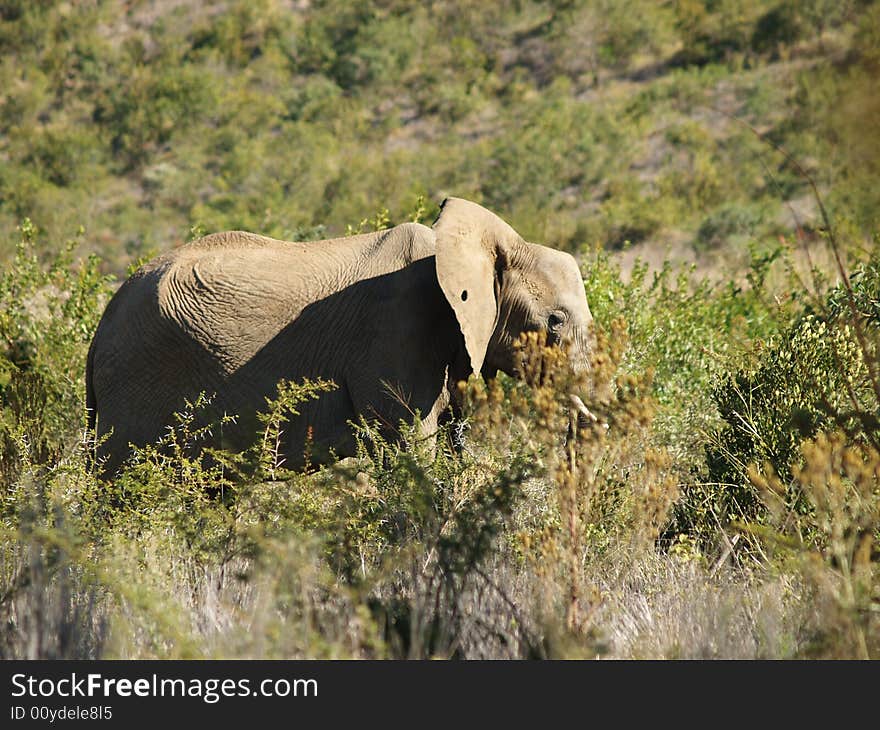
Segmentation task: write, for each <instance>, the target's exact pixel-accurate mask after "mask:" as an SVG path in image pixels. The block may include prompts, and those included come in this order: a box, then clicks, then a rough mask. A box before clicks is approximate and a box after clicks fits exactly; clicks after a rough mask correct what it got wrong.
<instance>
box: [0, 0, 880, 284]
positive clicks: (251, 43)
mask: <svg viewBox="0 0 880 730" xmlns="http://www.w3.org/2000/svg"><path fill="white" fill-rule="evenodd" d="M877 13H878V11H877V8H876V6H875V4H874V3H871V2H866V1H864V0H862V1H860V0H841V1H840V2H828V1H827V0H799V1H797V2H774V1H773V0H712V1H710V2H694V1H693V0H668V1H666V2H653V1H647V0H646V1H644V2H643V1H641V0H634V2H625V3H624V2H617V1H616V0H590V1H589V2H588V1H587V0H583V1H578V0H567V1H562V0H560V1H558V2H529V1H528V0H499V2H491V3H486V2H479V1H477V0H473V1H471V0H459V1H455V2H453V1H451V0H450V1H449V2H446V1H444V0H436V1H434V2H430V3H412V2H406V1H405V0H350V1H349V0H345V1H341V0H340V1H339V2H337V1H336V0H314V1H313V2H307V1H304V0H303V1H296V0H289V1H283V0H241V1H239V0H222V1H218V2H203V3H189V2H176V1H175V0H151V1H147V0H144V1H143V2H99V1H98V0H81V1H79V2H54V1H50V0H34V1H32V0H27V1H25V0H20V1H18V0H4V2H3V3H2V6H0V58H2V61H0V89H2V95H0V160H2V163H3V164H2V168H0V230H2V231H4V232H6V234H5V239H6V240H5V243H4V244H3V245H2V246H0V260H8V259H9V257H10V256H11V253H12V250H13V246H12V244H11V243H10V240H11V239H10V235H9V231H14V229H15V225H17V223H18V222H19V221H20V220H21V218H22V217H24V216H29V217H31V218H32V219H33V220H35V221H37V222H38V223H39V225H40V228H41V229H43V230H44V231H45V232H46V233H47V235H48V236H49V237H50V238H52V239H54V240H58V239H63V238H65V237H67V236H69V235H70V234H71V232H72V231H74V230H76V228H77V227H78V226H79V225H84V226H85V227H86V237H85V239H84V246H85V248H87V249H89V250H93V251H96V252H98V253H100V254H101V255H102V257H103V259H104V260H105V261H106V262H107V266H109V267H110V268H111V270H112V271H113V272H114V273H120V272H121V271H122V270H123V269H124V267H125V264H126V263H127V262H128V261H129V260H130V259H132V258H136V257H138V256H141V255H143V254H145V253H147V252H150V251H155V250H161V249H165V248H167V247H169V246H171V245H174V244H175V243H181V242H183V241H184V240H185V239H186V238H187V235H188V232H189V230H190V226H192V225H193V224H194V223H199V224H201V225H202V226H203V227H204V230H205V231H207V232H212V231H215V230H223V229H232V228H242V229H246V230H251V231H258V232H261V233H264V234H266V235H271V236H276V237H282V238H309V237H316V236H319V235H322V234H324V233H325V232H326V233H327V234H328V235H336V234H340V233H343V232H344V231H345V227H346V225H347V224H349V223H352V222H357V221H360V220H362V219H363V218H365V217H367V216H370V215H372V214H373V213H374V212H375V211H376V210H377V209H379V208H380V207H386V208H388V209H389V210H390V211H391V215H392V218H396V217H400V216H402V215H403V214H404V212H406V211H408V210H410V208H412V207H413V205H414V203H415V201H416V200H417V198H418V196H419V195H423V196H424V197H425V199H426V200H427V201H430V203H431V205H434V206H436V205H437V204H438V203H439V202H440V200H442V198H443V197H444V196H445V195H447V194H453V193H454V194H455V195H458V196H462V197H466V198H471V199H473V200H476V201H478V202H480V203H483V204H484V205H486V206H488V207H489V208H491V209H494V210H498V211H500V212H502V213H503V215H504V216H505V217H506V218H507V219H508V220H509V221H510V223H511V224H512V225H513V226H514V227H515V228H516V229H517V230H519V231H521V232H522V233H523V234H524V235H525V236H526V237H527V238H529V239H530V240H536V241H545V242H548V243H550V244H552V245H555V246H558V247H561V248H566V249H571V250H578V249H580V248H581V247H583V246H585V245H586V246H599V247H611V248H614V247H621V246H623V245H624V244H625V243H626V242H629V243H631V244H633V245H637V244H638V245H642V246H643V247H644V248H645V250H649V251H650V252H651V255H652V256H654V257H658V256H661V255H662V254H665V253H666V252H667V251H671V252H672V253H673V254H674V255H675V256H676V257H679V258H687V259H694V258H698V257H700V256H701V255H703V254H707V253H710V252H712V253H714V252H717V251H718V250H719V249H722V250H724V249H728V250H727V251H725V253H728V254H730V255H732V256H734V258H737V257H738V256H739V254H740V252H741V250H742V249H743V248H744V243H745V241H747V240H749V239H750V238H755V237H762V236H769V235H773V234H779V233H787V232H790V231H792V230H793V229H794V227H795V226H796V225H797V224H798V223H799V224H800V225H801V226H802V227H803V228H804V229H805V230H806V231H813V230H814V229H815V228H817V227H818V226H819V225H820V224H819V223H818V221H817V216H816V210H815V205H814V203H813V201H812V200H811V198H810V196H809V194H808V193H809V191H808V189H807V187H806V185H805V182H804V180H803V179H801V178H800V177H799V176H798V175H797V174H796V172H795V170H793V169H792V168H791V166H789V165H786V164H784V161H783V160H782V159H781V158H780V157H779V155H775V154H773V153H772V152H771V150H770V149H769V148H768V147H767V145H766V144H764V143H762V141H761V139H760V138H759V137H758V136H757V135H756V134H755V133H754V131H753V130H755V131H757V132H758V133H759V134H760V135H763V136H764V137H765V138H766V139H767V140H769V141H770V142H772V143H774V144H777V145H782V146H784V147H785V148H786V149H787V150H788V152H789V153H790V154H792V155H793V156H794V157H795V158H796V159H798V160H799V161H800V162H801V164H802V165H803V166H804V167H805V168H806V169H807V170H808V171H809V172H810V173H811V174H812V175H814V176H815V178H816V181H817V183H818V184H819V187H820V190H821V191H822V192H823V194H824V195H825V196H826V198H827V201H826V202H827V204H828V206H829V208H830V209H831V210H832V212H838V211H841V210H843V211H845V212H846V215H847V216H848V218H851V219H852V224H853V225H854V226H856V227H858V228H859V229H861V230H867V229H869V228H870V226H871V224H872V222H873V220H874V215H875V213H876V196H875V195H873V191H872V185H871V182H872V180H873V179H874V176H875V175H876V172H877V165H878V159H880V155H878V145H880V142H878V135H877V134H876V133H872V132H875V123H876V119H877V117H878V113H880V108H878V101H877V94H876V93H875V92H876V74H877V64H878V62H880V58H878V51H877V46H878V37H877V34H878V30H877V25H878V19H877ZM749 127H752V128H753V129H750V128H749Z"/></svg>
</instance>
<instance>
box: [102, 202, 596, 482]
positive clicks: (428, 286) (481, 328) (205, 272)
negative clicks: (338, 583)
mask: <svg viewBox="0 0 880 730" xmlns="http://www.w3.org/2000/svg"><path fill="white" fill-rule="evenodd" d="M591 325H592V316H591V314H590V309H589V307H588V305H587V300H586V297H585V295H584V287H583V282H582V280H581V276H580V273H579V271H578V267H577V264H576V262H575V260H574V259H573V258H572V257H571V256H570V255H569V254H566V253H563V252H561V251H556V250H554V249H550V248H547V247H545V246H541V245H538V244H533V243H527V242H525V241H524V240H523V239H522V238H521V237H520V236H519V235H518V234H517V233H516V232H515V231H514V230H513V229H512V228H511V227H510V226H509V225H507V224H506V223H505V222H504V221H502V220H501V219H500V218H498V217H497V216H496V215H494V214H493V213H490V212H489V211H488V210H486V209H485V208H482V207H481V206H479V205H477V204H475V203H471V202H469V201H466V200H462V199H459V198H449V199H447V200H446V201H445V202H444V204H443V206H442V209H441V212H440V215H439V216H438V218H437V220H436V221H435V223H434V225H433V226H432V227H431V228H428V227H426V226H423V225H420V224H416V223H405V224H402V225H399V226H396V227H395V228H392V229H390V230H385V231H380V232H377V233H369V234H365V235H360V236H351V237H347V238H338V239H333V240H327V241H315V242H310V243H291V242H287V241H278V240H274V239H271V238H265V237H262V236H258V235H254V234H251V233H244V232H240V231H233V232H228V233H217V234H213V235H210V236H206V237H204V238H202V239H200V240H198V241H194V242H193V243H190V244H187V245H185V246H182V247H180V248H178V249H176V250H174V251H172V252H170V253H167V254H165V255H163V256H159V257H158V258H156V259H154V260H153V261H152V262H150V263H149V264H146V265H145V266H143V267H141V268H140V269H139V270H138V271H137V272H136V273H135V274H133V275H132V276H131V278H129V279H128V280H127V281H126V282H125V283H124V284H123V285H122V287H121V288H120V289H119V291H118V292H117V293H116V295H115V296H114V297H113V299H112V300H111V301H110V303H109V304H108V306H107V309H106V311H105V312H104V315H103V317H102V319H101V322H100V324H99V325H98V329H97V332H96V333H95V337H94V340H93V341H92V346H91V349H90V351H89V358H88V367H87V372H86V381H87V383H86V386H87V400H88V406H89V408H90V415H91V417H92V419H93V421H95V422H96V427H97V431H98V434H99V435H103V434H107V433H108V432H111V431H112V433H111V435H110V436H109V438H108V439H107V440H106V442H105V443H104V445H103V447H102V453H101V454H100V456H101V457H104V458H106V463H105V467H104V468H105V471H106V472H110V473H112V472H113V471H115V470H116V469H117V468H118V467H119V465H120V464H121V463H122V461H124V459H125V458H126V457H127V456H128V455H129V452H130V446H129V444H135V445H143V444H147V443H151V442H155V441H156V440H157V439H158V438H160V437H161V436H162V435H163V433H165V431H166V426H167V425H168V424H169V423H170V422H172V414H173V413H174V412H175V411H180V410H182V408H183V407H184V403H185V400H187V399H188V400H189V401H191V402H193V401H195V399H196V398H197V396H198V394H199V393H200V392H202V391H204V392H205V393H207V394H208V395H214V401H213V403H212V408H214V409H215V411H214V415H215V416H216V415H217V414H219V413H224V412H225V413H229V414H238V415H239V416H240V418H239V419H238V422H237V423H236V424H227V425H225V426H224V427H223V429H222V434H217V433H215V436H216V437H217V441H216V442H215V443H219V444H222V445H223V446H224V447H229V448H236V449H240V448H244V447H246V446H247V445H249V444H250V443H252V442H253V439H254V436H255V434H256V426H257V422H256V420H255V418H254V414H255V412H256V411H257V410H259V409H264V408H265V398H267V397H272V396H274V394H275V387H276V384H277V382H278V380H279V379H281V378H286V379H288V380H292V381H299V380H301V379H302V378H304V377H308V378H317V377H322V378H325V379H330V380H333V381H334V382H335V383H336V385H337V386H338V387H337V389H336V390H334V391H332V392H329V393H326V394H322V395H321V396H320V397H319V398H318V399H317V400H315V401H310V402H308V403H306V404H304V405H303V407H302V409H301V410H302V414H301V416H299V417H298V418H296V419H293V420H292V421H291V422H290V423H289V424H287V428H286V431H285V443H284V444H283V448H284V456H285V457H286V464H287V465H289V466H296V465H301V464H302V461H303V456H302V455H303V451H304V444H305V442H306V438H307V432H308V431H309V430H310V431H311V437H312V439H313V446H312V457H311V458H312V461H313V462H321V461H326V460H327V458H328V456H329V454H330V452H331V450H332V451H333V452H335V454H336V455H337V456H339V457H344V456H350V455H353V454H354V447H355V443H354V439H353V435H352V431H351V427H350V426H349V423H348V422H349V421H355V422H356V421H357V420H358V418H359V416H361V415H364V416H366V417H367V418H369V419H374V420H375V421H377V422H378V423H379V424H380V426H381V427H382V428H383V430H384V432H385V434H386V435H387V436H388V437H390V438H394V435H395V430H396V427H397V426H398V425H399V422H400V420H401V419H404V420H406V421H407V422H411V421H412V417H413V414H414V413H415V412H416V411H418V413H419V414H420V417H421V423H422V427H423V429H424V431H425V432H426V433H432V432H433V431H435V430H436V428H437V427H438V425H439V424H440V423H442V422H443V420H444V419H446V418H447V417H449V416H450V414H452V412H453V411H454V406H455V403H454V393H455V385H456V383H457V382H458V381H459V380H465V379H467V377H468V375H469V374H470V373H471V372H478V373H479V372H482V373H483V375H487V376H490V375H494V374H495V373H496V372H497V371H499V370H501V371H503V372H506V373H508V374H511V375H515V374H516V370H517V365H516V360H515V354H514V347H513V343H514V340H515V339H516V337H517V336H518V335H519V334H520V333H522V332H523V331H525V330H544V331H546V332H547V333H548V336H549V338H550V339H551V341H554V342H559V343H565V344H566V346H569V347H570V348H572V349H571V352H570V354H571V356H572V358H573V360H574V362H575V363H580V364H581V365H582V366H584V367H586V366H587V363H588V358H589V353H590V347H591V336H592V335H591V329H592V327H591Z"/></svg>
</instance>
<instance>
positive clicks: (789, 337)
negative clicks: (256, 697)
mask: <svg viewBox="0 0 880 730" xmlns="http://www.w3.org/2000/svg"><path fill="white" fill-rule="evenodd" d="M878 78H880V3H877V2H872V1H871V0H840V1H839V2H830V1H829V0H797V1H792V2H780V1H779V0H707V1H706V2H697V1H696V0H665V1H662V2H654V1H653V0H652V1H648V0H628V1H626V2H624V1H622V0H558V1H557V2H529V1H528V0H499V1H498V2H481V1H479V0H459V1H457V2H453V1H452V0H436V1H434V2H426V3H415V2H405V1H404V0H351V1H345V2H344V1H342V0H312V1H309V0H248V1H246V2H245V1H242V0H217V1H216V2H201V3H192V2H185V1H183V0H131V1H129V2H100V1H99V0H81V1H79V2H57V1H54V0H27V1H25V0H0V265H2V267H3V273H2V277H0V545H2V551H0V618H2V621H3V629H2V632H0V656H31V657H38V656H64V657H94V656H134V657H146V656H163V657H166V656H187V657H189V656H272V657H286V656H291V657H293V656H297V657H298V656H361V657H363V656H367V657H374V656H378V657H402V656H455V657H485V656H492V657H542V656H543V657H546V656H550V657H560V656H564V657H582V656H603V655H611V656H618V657H683V656H686V657H699V658H703V657H743V658H745V657H772V658H777V657H803V656H825V657H878V656H880V620H878V616H880V611H878V606H880V587H878V586H880V583H878V572H880V549H878V548H877V545H878V542H877V540H878V537H880V535H878V530H880V507H878V505H880V492H878V478H880V452H878V448H880V420H878V419H880V359H878V343H880V336H878V326H880V308H878V301H880V293H878V292H880V247H878V231H880V226H878V221H880V215H878V207H880V197H878V195H877V194H876V190H877V183H878V172H880V170H878V166H880V134H878V126H877V125H878V123H877V120H878V119H880V101H878V100H880V94H878V93H877V92H878V91H880V89H878ZM446 195H456V196H461V197H465V198H470V199H473V200H475V201H478V202H480V203H482V204H484V205H485V206H487V207H489V208H490V209H492V210H494V211H495V212H497V213H498V214H499V215H500V216H501V217H502V218H504V219H505V220H507V221H509V222H510V223H511V224H512V225H513V226H514V228H516V229H517V230H518V231H520V232H521V233H522V234H523V235H524V236H526V237H527V238H528V239H530V240H534V241H537V242H541V243H546V244H548V245H551V246H555V247H558V248H562V249H566V250H569V251H571V252H573V253H574V254H576V255H577V256H578V258H579V260H580V262H581V264H582V270H583V274H584V284H585V287H586V291H587V296H588V299H589V302H590V306H591V308H592V310H593V312H594V314H595V317H596V322H597V325H598V327H599V334H600V340H601V342H602V343H603V344H602V347H600V348H599V350H598V352H597V356H596V362H595V363H594V372H595V373H596V377H597V378H598V379H599V380H600V381H603V382H604V384H605V385H607V386H608V387H607V388H604V389H603V388H599V389H597V392H604V393H605V394H606V396H603V398H605V399H604V400H602V398H599V396H596V399H594V402H592V403H590V404H589V405H590V406H591V408H592V409H593V410H594V411H595V412H596V413H598V414H600V415H601V422H602V423H601V424H600V426H599V427H596V428H592V427H590V428H588V429H586V430H585V431H583V432H582V433H580V434H579V437H578V438H579V440H578V441H577V442H576V446H575V447H574V448H573V450H571V451H570V453H569V454H568V456H567V457H565V455H564V454H563V453H562V451H561V448H560V444H561V442H560V439H561V434H563V435H564V432H565V430H566V428H567V426H566V423H565V422H564V421H565V419H564V418H563V416H562V415H560V414H564V412H565V403H564V398H563V396H564V393H565V389H564V388H562V386H561V383H562V382H563V381H564V378H563V377H562V376H560V378H561V380H560V381H559V382H558V383H556V384H555V385H554V383H553V382H551V383H549V384H547V383H543V384H542V383H538V382H526V383H520V384H517V383H513V382H512V381H509V380H507V379H502V380H501V382H496V383H494V384H491V385H489V386H483V385H480V384H474V383H471V386H470V388H471V390H470V395H469V399H470V400H469V403H470V406H469V408H470V410H469V414H470V417H471V420H472V424H473V425H472V431H471V436H470V437H469V438H470V440H469V441H467V443H468V444H470V446H469V447H468V448H466V449H465V450H464V451H463V452H462V453H457V454H456V453H453V452H447V451H445V450H441V451H440V453H438V454H430V453H426V452H424V453H423V451H422V450H420V449H419V448H418V447H417V445H416V444H415V443H411V444H409V449H403V450H401V449H397V448H395V447H394V446H392V445H390V444H381V443H379V445H378V446H376V444H377V443H378V441H377V439H376V435H375V434H373V435H372V437H371V439H367V440H366V441H365V444H367V443H370V444H373V445H374V446H373V447H367V446H366V445H365V446H364V450H363V453H362V454H361V458H360V460H359V461H358V464H357V465H356V466H355V467H351V466H350V465H349V466H344V467H334V468H329V469H322V470H317V471H315V472H314V473H310V474H292V473H289V472H286V471H284V470H283V469H282V468H280V465H276V464H274V463H273V462H272V461H271V458H270V456H271V455H270V454H267V453H258V454H248V455H234V454H222V455H221V454H218V455H215V457H216V458H215V461H214V462H212V464H213V465H212V466H210V465H206V464H204V463H202V462H201V461H199V460H198V459H193V458H191V457H190V456H188V454H187V451H186V449H185V448H184V446H185V444H186V442H187V441H188V440H192V439H193V438H195V437H196V436H195V435H194V434H193V433H191V431H190V430H189V428H190V426H191V423H192V413H191V412H190V413H182V414H181V417H180V423H179V424H178V429H177V431H175V432H174V433H172V434H170V435H169V441H168V443H165V444H164V445H163V447H164V449H165V450H164V451H162V450H160V449H158V448H153V447H150V448H147V449H144V450H142V451H141V452H140V453H139V454H138V455H137V457H136V458H135V459H134V460H133V461H132V463H131V464H130V465H129V467H128V468H127V469H126V471H125V472H124V473H123V474H121V475H120V477H119V478H118V479H116V480H114V481H113V483H111V484H106V483H103V482H100V481H99V480H97V479H96V476H95V473H94V468H93V464H92V463H91V461H90V453H91V449H92V448H93V446H94V444H93V442H92V440H91V437H90V435H89V433H88V432H87V430H86V429H85V423H86V420H85V404H84V381H83V369H84V361H85V353H86V349H87V347H88V343H89V341H90V339H91V336H92V333H93V332H94V328H95V326H96V324H97V321H98V318H99V317H100V314H101V311H102V309H103V306H104V304H105V303H106V301H107V299H108V297H109V296H110V294H111V293H112V291H113V290H114V288H115V287H116V286H117V285H118V283H119V281H120V280H121V278H122V277H124V275H125V273H126V272H127V271H129V270H131V267H132V266H134V265H135V264H136V263H137V262H138V261H140V260H143V259H145V258H147V257H149V256H151V255H152V254H154V253H158V252H160V251H165V250H168V249H169V248H171V247H173V246H177V245H181V244H182V243H184V242H185V241H187V240H189V239H191V238H192V237H194V236H196V235H200V234H201V233H208V232H212V231H218V230H224V229H233V228H241V229H246V230H250V231H254V232H258V233H262V234H265V235H270V236H275V237H278V238H285V239H299V240H309V239H317V238H322V237H328V236H335V235H344V234H346V232H351V231H356V230H365V229H370V228H382V227H386V226H389V225H393V224H394V223H396V222H400V221H403V220H421V221H423V222H427V223H430V221H431V220H432V218H433V215H434V213H436V210H437V206H438V205H439V203H440V202H441V201H442V199H443V198H444V197H445V196H446ZM531 345H532V346H534V345H535V343H531ZM539 349H540V348H539ZM539 355H540V357H544V358H550V359H552V357H553V356H552V354H549V353H547V352H542V353H539ZM536 357H537V355H536ZM557 386H558V387H557ZM290 387H291V388H292V390H290V389H288V390H284V389H282V391H280V393H279V401H278V402H277V403H275V404H271V405H270V406H269V411H270V412H269V414H267V420H266V423H267V424H269V425H267V428H270V427H271V428H277V427H279V426H278V425H279V424H280V423H283V418H282V417H281V416H280V415H279V414H283V413H285V412H289V411H290V410H291V409H294V408H295V404H296V402H297V400H298V399H300V400H301V399H302V398H304V397H313V396H314V393H312V392H311V391H309V388H308V386H302V385H300V386H296V385H294V386H290ZM298 387H299V388H300V390H299V391H297V388H298ZM273 414H274V415H273ZM271 424H275V425H274V426H272V425H271ZM605 426H607V428H605ZM169 453H170V454H171V457H170V458H169V456H168V454H169ZM575 463H576V466H575ZM217 464H220V465H222V468H219V467H218V466H217ZM248 465H249V466H248ZM254 465H256V466H254ZM231 474H237V475H238V476H237V478H236V479H232V478H231V476H230V475H231Z"/></svg>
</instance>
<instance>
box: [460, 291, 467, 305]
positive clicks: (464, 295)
mask: <svg viewBox="0 0 880 730" xmlns="http://www.w3.org/2000/svg"><path fill="white" fill-rule="evenodd" d="M461 301H463V302H466V301H467V289H465V290H464V291H462V293H461Z"/></svg>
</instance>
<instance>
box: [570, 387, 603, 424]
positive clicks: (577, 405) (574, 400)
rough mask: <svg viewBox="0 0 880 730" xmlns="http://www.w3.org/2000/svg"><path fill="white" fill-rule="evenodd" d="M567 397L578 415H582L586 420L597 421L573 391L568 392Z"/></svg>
mask: <svg viewBox="0 0 880 730" xmlns="http://www.w3.org/2000/svg"><path fill="white" fill-rule="evenodd" d="M568 399H569V400H570V401H571V404H572V406H574V409H575V411H577V413H578V415H580V416H583V417H584V418H586V419H587V420H588V421H592V422H593V423H598V422H599V419H598V418H596V415H595V414H594V413H593V412H592V411H591V410H590V409H589V408H587V407H586V406H585V405H584V402H583V401H582V400H581V399H580V398H579V397H578V396H576V395H575V394H574V393H569V394H568Z"/></svg>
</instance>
